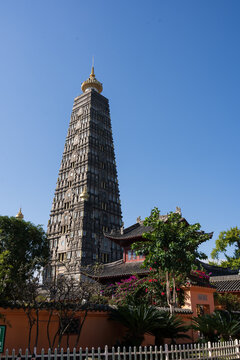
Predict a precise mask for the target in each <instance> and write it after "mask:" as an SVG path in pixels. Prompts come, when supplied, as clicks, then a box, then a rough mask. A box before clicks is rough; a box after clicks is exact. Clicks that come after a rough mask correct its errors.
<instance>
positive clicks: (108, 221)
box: [48, 67, 122, 278]
mask: <svg viewBox="0 0 240 360" xmlns="http://www.w3.org/2000/svg"><path fill="white" fill-rule="evenodd" d="M102 89H103V88H102V84H101V83H100V82H99V81H98V80H97V79H96V77H95V74H94V67H92V71H91V74H90V77H89V78H88V79H87V80H86V81H84V82H83V83H82V91H83V93H82V94H81V95H80V96H78V97H76V98H75V99H74V104H73V109H72V114H71V119H70V124H69V129H68V134H67V137H66V142H65V147H64V151H63V156H62V162H61V166H60V170H59V175H58V179H57V185H56V190H55V195H54V199H53V205H52V210H51V214H50V220H49V223H48V238H49V243H50V250H51V266H50V269H51V274H48V276H54V275H58V274H64V273H65V274H66V273H69V274H72V275H74V276H75V277H76V278H78V276H79V268H80V267H82V266H86V265H90V264H93V263H95V262H100V263H107V262H110V261H115V260H118V259H120V258H121V256H122V253H121V249H120V247H119V246H118V245H116V244H115V243H114V242H112V241H110V240H109V239H107V238H105V237H104V233H105V232H107V233H109V232H110V231H111V230H117V229H120V227H121V225H122V215H121V204H120V199H119V188H118V181H117V170H116V161H115V155H114V146H113V138H112V128H111V120H110V113H109V103H108V99H106V98H105V97H104V96H103V95H101V92H102Z"/></svg>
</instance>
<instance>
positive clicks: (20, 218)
mask: <svg viewBox="0 0 240 360" xmlns="http://www.w3.org/2000/svg"><path fill="white" fill-rule="evenodd" d="M16 218H17V219H19V220H22V219H23V218H24V216H23V213H22V208H20V209H19V212H18V213H17V215H16Z"/></svg>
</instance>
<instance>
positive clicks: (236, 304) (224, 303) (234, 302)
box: [214, 292, 240, 311]
mask: <svg viewBox="0 0 240 360" xmlns="http://www.w3.org/2000/svg"><path fill="white" fill-rule="evenodd" d="M214 301H215V303H217V305H221V307H223V308H224V309H225V310H228V311H240V299H239V297H238V296H237V295H234V294H231V293H224V294H220V293H217V292H216V293H214Z"/></svg>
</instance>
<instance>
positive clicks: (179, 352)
mask: <svg viewBox="0 0 240 360" xmlns="http://www.w3.org/2000/svg"><path fill="white" fill-rule="evenodd" d="M239 351H240V341H238V340H235V341H229V342H218V343H212V344H211V343H208V344H204V345H200V344H191V345H175V346H173V345H171V346H170V345H169V346H168V345H165V346H164V347H161V346H160V347H156V346H155V347H152V346H150V347H139V348H136V347H130V348H125V347H123V348H120V347H118V348H114V347H112V348H108V347H107V346H105V349H104V350H102V349H100V348H97V349H95V348H91V349H88V348H86V349H84V350H83V349H82V348H80V349H79V351H77V350H76V349H73V351H72V352H70V349H67V351H66V352H64V350H63V349H61V350H59V351H58V350H57V349H55V350H54V351H51V350H50V349H48V351H47V352H46V353H45V352H44V349H42V351H41V352H40V353H37V352H36V351H35V352H33V354H31V353H30V352H29V350H26V351H25V352H22V351H21V350H19V352H16V351H15V350H13V351H12V353H10V352H9V351H8V350H6V352H5V354H1V355H0V360H1V359H2V360H20V359H22V360H31V359H32V360H180V359H181V360H184V359H187V360H195V359H200V360H201V359H203V360H205V359H212V360H218V359H240V352H239Z"/></svg>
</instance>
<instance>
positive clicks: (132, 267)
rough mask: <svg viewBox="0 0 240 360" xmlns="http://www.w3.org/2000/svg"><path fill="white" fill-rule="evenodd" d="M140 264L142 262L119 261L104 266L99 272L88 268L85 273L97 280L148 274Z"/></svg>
mask: <svg viewBox="0 0 240 360" xmlns="http://www.w3.org/2000/svg"><path fill="white" fill-rule="evenodd" d="M142 264H143V261H133V262H124V261H123V260H122V259H121V260H118V261H114V262H111V263H109V264H104V265H103V266H102V267H100V268H99V272H96V269H92V268H89V269H87V270H86V271H85V273H86V275H88V276H90V277H92V278H99V279H104V278H114V277H120V276H128V275H134V274H138V275H140V274H146V273H148V271H149V270H148V269H144V268H142V267H141V266H142Z"/></svg>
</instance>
